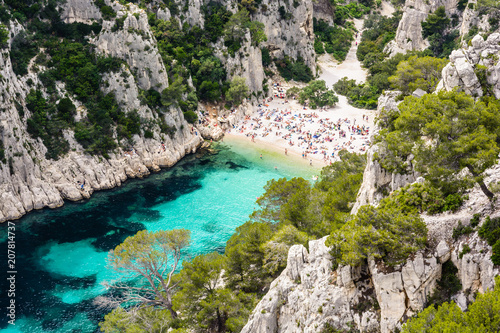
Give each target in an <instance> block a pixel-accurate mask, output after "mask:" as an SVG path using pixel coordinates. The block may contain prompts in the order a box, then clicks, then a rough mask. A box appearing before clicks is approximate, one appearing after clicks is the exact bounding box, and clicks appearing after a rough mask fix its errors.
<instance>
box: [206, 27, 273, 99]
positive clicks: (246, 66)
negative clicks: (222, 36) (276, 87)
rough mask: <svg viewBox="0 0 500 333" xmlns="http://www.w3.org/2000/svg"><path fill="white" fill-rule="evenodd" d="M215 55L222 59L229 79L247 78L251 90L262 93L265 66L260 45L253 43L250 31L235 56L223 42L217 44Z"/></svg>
mask: <svg viewBox="0 0 500 333" xmlns="http://www.w3.org/2000/svg"><path fill="white" fill-rule="evenodd" d="M215 55H216V56H217V58H219V59H221V61H222V63H223V64H224V67H225V68H226V72H227V76H228V77H227V79H228V81H231V79H232V78H233V77H235V76H241V77H243V78H245V82H246V85H247V86H248V89H249V90H250V92H255V93H256V94H261V93H262V92H263V82H264V67H263V66H262V52H261V50H260V48H259V47H256V46H254V45H252V42H251V37H250V33H249V32H248V33H247V34H246V35H245V42H244V43H243V45H242V47H241V49H240V51H239V52H236V54H235V55H234V57H233V56H231V55H229V54H228V52H227V47H225V46H224V44H223V43H222V42H220V43H218V44H217V47H216V48H215Z"/></svg>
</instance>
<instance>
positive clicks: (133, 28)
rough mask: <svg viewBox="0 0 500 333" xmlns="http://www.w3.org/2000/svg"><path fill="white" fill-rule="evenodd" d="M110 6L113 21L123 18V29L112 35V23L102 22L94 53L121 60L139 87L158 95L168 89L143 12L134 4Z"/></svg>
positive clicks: (165, 73) (163, 66)
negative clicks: (115, 14) (153, 90)
mask: <svg viewBox="0 0 500 333" xmlns="http://www.w3.org/2000/svg"><path fill="white" fill-rule="evenodd" d="M113 5H114V9H115V10H116V11H117V18H122V17H123V16H126V17H127V18H126V19H125V21H124V22H123V28H122V29H118V30H117V31H115V32H113V31H112V29H113V26H114V25H115V21H104V22H103V26H102V31H101V33H100V34H99V36H97V37H96V39H95V41H94V43H95V45H96V49H97V52H98V53H102V54H105V55H109V56H112V57H117V58H120V59H123V60H125V61H126V62H127V64H128V65H129V66H130V68H131V70H132V72H133V73H134V74H135V77H136V79H137V82H138V87H139V88H141V89H144V90H149V89H155V90H157V91H159V92H161V91H162V90H163V89H165V88H166V87H168V76H167V71H166V69H165V65H164V64H163V61H162V60H161V57H160V54H159V52H158V48H157V47H156V40H155V38H154V36H153V33H152V31H151V29H150V27H149V24H148V17H147V15H146V13H145V12H144V10H142V9H140V8H139V7H137V6H136V5H134V4H129V5H128V6H127V7H124V6H122V5H120V4H118V3H113ZM134 14H135V15H134ZM136 16H138V18H136Z"/></svg>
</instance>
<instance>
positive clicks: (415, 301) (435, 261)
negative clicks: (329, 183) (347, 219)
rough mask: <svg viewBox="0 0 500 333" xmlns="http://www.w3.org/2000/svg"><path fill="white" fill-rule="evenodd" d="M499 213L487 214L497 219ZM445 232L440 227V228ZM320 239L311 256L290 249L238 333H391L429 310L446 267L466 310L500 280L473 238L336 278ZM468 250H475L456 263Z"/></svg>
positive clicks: (486, 250) (345, 269) (346, 270)
mask: <svg viewBox="0 0 500 333" xmlns="http://www.w3.org/2000/svg"><path fill="white" fill-rule="evenodd" d="M497 206H498V205H497ZM499 208H500V207H496V208H494V209H493V212H492V211H490V213H493V215H494V214H495V213H494V212H497V213H498V212H499ZM472 213H473V212H471V211H468V212H467V215H466V217H467V218H469V219H470V218H471V217H472ZM457 214H458V215H455V216H453V215H450V214H447V216H446V218H451V219H454V222H455V223H454V226H456V225H457V224H458V219H457V217H458V216H462V215H463V213H457ZM442 217H444V215H441V216H439V217H438V218H442ZM424 220H425V221H426V223H427V224H428V225H429V223H431V224H432V223H433V220H432V219H427V218H425V217H424ZM447 228H448V226H447V225H446V224H443V225H442V228H441V229H443V230H442V231H445V230H444V229H447ZM325 240H326V237H325V238H322V239H320V240H316V241H310V242H309V252H307V250H306V249H305V248H304V247H303V246H302V245H294V246H292V247H291V248H290V250H289V252H288V262H287V267H286V269H285V270H284V271H283V272H282V273H281V275H280V276H279V277H278V278H277V279H276V280H274V281H273V283H272V284H271V287H270V289H269V292H268V293H267V294H266V295H265V296H264V297H263V298H262V300H261V301H260V302H259V304H258V305H257V307H256V308H255V309H254V311H253V312H252V315H251V316H250V319H249V321H248V323H247V324H246V326H245V327H244V328H243V330H242V332H243V333H250V332H252V333H254V332H256V333H271V332H272V333H275V332H278V333H280V332H287V333H288V332H297V333H298V332H311V333H312V332H319V331H321V329H322V328H323V327H325V325H327V324H328V325H330V326H331V327H333V328H335V329H349V328H354V329H358V330H360V331H361V332H377V331H380V332H384V333H385V332H395V331H398V330H400V329H401V326H402V324H403V323H404V322H405V321H406V320H407V319H408V318H410V317H411V316H413V315H415V314H416V313H418V312H419V311H422V310H423V309H424V308H425V307H426V306H427V302H428V300H429V296H430V295H431V294H432V293H433V291H434V289H435V288H436V285H437V282H438V280H439V279H440V278H441V273H442V267H443V264H444V263H446V262H447V261H449V260H451V261H452V262H453V263H454V264H455V265H456V266H457V268H458V274H457V275H458V278H459V279H460V281H461V283H462V290H461V291H460V292H459V293H458V294H457V295H454V297H453V299H455V300H456V301H457V302H458V304H459V306H461V307H462V308H464V309H465V308H466V307H467V304H468V303H469V302H471V301H472V300H473V297H474V293H475V292H484V291H486V290H488V289H490V290H492V288H493V287H494V278H495V276H497V275H498V274H499V268H498V266H497V267H495V266H494V265H493V263H492V262H491V260H490V256H491V247H489V246H488V245H487V244H486V243H485V242H484V241H483V240H481V239H479V238H478V236H477V233H474V234H472V235H469V236H462V237H461V238H459V239H458V240H457V241H454V240H453V239H452V238H451V237H450V238H445V239H442V240H441V241H440V242H438V243H437V244H436V245H432V246H431V247H430V248H428V249H426V250H424V251H420V252H417V253H416V254H415V255H414V256H412V257H410V258H409V259H408V260H407V262H406V263H405V264H404V265H400V266H396V267H387V266H385V265H384V264H383V262H375V261H373V260H369V263H368V265H367V266H363V267H351V266H340V267H339V268H338V269H336V270H335V271H334V270H332V264H331V256H330V254H329V249H328V248H327V247H326V246H325ZM466 243H467V244H468V245H469V246H470V247H471V248H472V249H473V250H472V251H471V252H470V253H467V254H465V255H463V256H461V255H460V252H461V250H462V249H463V245H464V244H466Z"/></svg>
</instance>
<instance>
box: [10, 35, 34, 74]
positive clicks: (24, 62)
mask: <svg viewBox="0 0 500 333" xmlns="http://www.w3.org/2000/svg"><path fill="white" fill-rule="evenodd" d="M37 52H38V48H37V46H36V43H35V42H34V40H33V37H32V36H31V35H29V34H28V33H26V32H24V31H21V32H20V33H18V34H17V35H16V37H14V39H13V40H12V46H11V50H10V61H11V62H12V69H13V70H14V73H15V74H16V75H25V74H28V64H29V62H30V60H31V59H32V58H33V57H34V56H35V55H36V54H37Z"/></svg>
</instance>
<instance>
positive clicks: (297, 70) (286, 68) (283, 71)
mask: <svg viewBox="0 0 500 333" xmlns="http://www.w3.org/2000/svg"><path fill="white" fill-rule="evenodd" d="M274 63H275V64H276V67H277V68H278V71H279V72H280V75H281V76H282V77H283V78H284V79H285V80H286V81H290V80H295V81H302V82H309V81H311V80H312V79H313V75H312V72H311V69H310V68H309V67H307V65H306V64H305V63H304V60H303V59H302V58H298V59H297V60H295V61H294V60H292V59H290V58H289V57H288V56H286V55H285V57H284V58H283V59H275V60H274Z"/></svg>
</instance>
